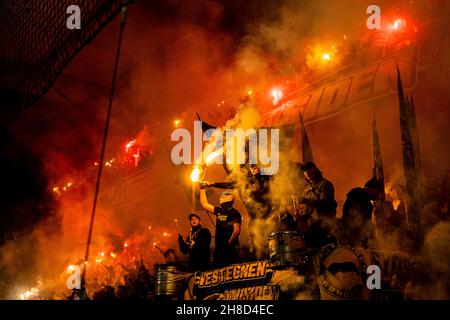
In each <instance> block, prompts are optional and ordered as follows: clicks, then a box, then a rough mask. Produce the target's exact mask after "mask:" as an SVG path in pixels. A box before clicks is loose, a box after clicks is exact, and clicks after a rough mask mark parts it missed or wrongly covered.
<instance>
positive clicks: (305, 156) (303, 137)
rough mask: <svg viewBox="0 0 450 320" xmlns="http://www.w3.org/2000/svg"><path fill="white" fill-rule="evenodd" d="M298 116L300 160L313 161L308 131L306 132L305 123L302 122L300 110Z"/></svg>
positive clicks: (304, 161)
mask: <svg viewBox="0 0 450 320" xmlns="http://www.w3.org/2000/svg"><path fill="white" fill-rule="evenodd" d="M298 117H299V118H300V141H301V144H302V161H303V163H306V162H308V161H312V162H314V157H313V153H312V149H311V144H310V143H309V138H308V133H307V132H306V127H305V123H304V122H303V117H302V114H301V113H300V112H299V113H298Z"/></svg>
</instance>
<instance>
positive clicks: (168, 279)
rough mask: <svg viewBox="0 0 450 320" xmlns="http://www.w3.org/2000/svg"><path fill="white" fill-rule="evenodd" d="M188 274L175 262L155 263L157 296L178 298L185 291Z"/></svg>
mask: <svg viewBox="0 0 450 320" xmlns="http://www.w3.org/2000/svg"><path fill="white" fill-rule="evenodd" d="M185 279H186V274H185V273H184V270H183V268H182V267H181V266H180V265H177V264H174V263H168V264H157V265H155V296H156V297H157V298H163V299H164V298H166V299H178V298H179V297H181V296H182V295H183V293H184V289H185V288H184V283H185Z"/></svg>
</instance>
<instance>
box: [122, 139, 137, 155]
mask: <svg viewBox="0 0 450 320" xmlns="http://www.w3.org/2000/svg"><path fill="white" fill-rule="evenodd" d="M135 144H136V139H134V140H131V141H130V142H128V143H127V145H126V146H125V151H126V153H128V150H129V149H130V148H131V147H132V146H134V145H135Z"/></svg>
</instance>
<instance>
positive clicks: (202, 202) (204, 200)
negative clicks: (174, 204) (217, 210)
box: [200, 186, 214, 213]
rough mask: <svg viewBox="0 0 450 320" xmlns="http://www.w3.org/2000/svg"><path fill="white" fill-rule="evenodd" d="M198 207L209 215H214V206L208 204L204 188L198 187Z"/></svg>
mask: <svg viewBox="0 0 450 320" xmlns="http://www.w3.org/2000/svg"><path fill="white" fill-rule="evenodd" d="M200 205H201V206H202V208H203V209H205V210H206V211H208V212H210V213H214V206H213V205H212V204H210V203H209V202H208V199H207V198H206V191H205V187H204V186H200Z"/></svg>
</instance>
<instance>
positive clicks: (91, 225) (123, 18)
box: [81, 0, 129, 288]
mask: <svg viewBox="0 0 450 320" xmlns="http://www.w3.org/2000/svg"><path fill="white" fill-rule="evenodd" d="M128 4H129V0H124V2H123V6H122V12H121V18H120V30H119V39H118V44H117V51H116V57H115V61H114V68H113V77H112V83H111V91H110V95H109V101H108V109H107V113H106V122H105V128H104V132H103V141H102V148H101V152H100V162H99V165H98V171H97V181H96V185H95V192H94V201H93V205H92V212H91V220H90V223H89V231H88V237H87V243H86V252H85V255H84V263H83V272H82V274H81V288H83V287H84V286H85V278H86V265H87V262H88V259H89V248H90V245H91V240H92V230H93V229H94V219H95V212H96V208H97V201H98V194H99V191H100V181H101V177H102V171H103V162H104V160H105V150H106V143H107V141H108V132H109V125H110V120H111V113H112V105H113V101H114V95H115V89H116V81H117V73H118V69H119V58H120V49H121V47H122V38H123V32H124V29H125V24H126V20H127V13H128Z"/></svg>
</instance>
